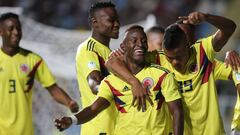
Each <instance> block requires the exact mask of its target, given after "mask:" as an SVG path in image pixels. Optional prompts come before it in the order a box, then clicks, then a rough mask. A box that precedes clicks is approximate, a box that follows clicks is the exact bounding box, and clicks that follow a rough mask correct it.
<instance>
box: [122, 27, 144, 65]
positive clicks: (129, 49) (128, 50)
mask: <svg viewBox="0 0 240 135" xmlns="http://www.w3.org/2000/svg"><path fill="white" fill-rule="evenodd" d="M123 44H124V46H125V56H126V58H127V59H129V60H130V61H131V62H133V63H136V64H141V63H143V62H144V56H145V54H146V52H147V49H148V46H147V36H146V34H145V32H144V31H143V29H140V28H133V29H131V30H129V31H128V32H127V33H126V35H125V39H124V41H123Z"/></svg>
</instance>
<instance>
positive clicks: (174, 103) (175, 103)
mask: <svg viewBox="0 0 240 135" xmlns="http://www.w3.org/2000/svg"><path fill="white" fill-rule="evenodd" d="M169 82H171V83H169ZM161 92H162V95H163V96H164V98H165V101H166V103H167V105H168V108H169V111H170V113H171V114H172V116H173V131H174V133H173V134H174V135H182V134H183V129H184V118H183V117H184V115H183V107H182V102H181V95H180V93H179V89H178V84H177V82H176V80H175V79H174V75H173V74H172V73H168V74H167V76H166V77H165V78H164V80H163V82H162V86H161Z"/></svg>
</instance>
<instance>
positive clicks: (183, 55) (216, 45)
mask: <svg viewBox="0 0 240 135" xmlns="http://www.w3.org/2000/svg"><path fill="white" fill-rule="evenodd" d="M179 18H180V19H182V20H183V24H192V25H198V24H200V23H202V22H204V21H206V22H208V23H210V24H212V25H213V26H215V27H216V28H218V30H217V32H216V33H215V34H214V37H213V39H212V46H213V49H214V50H215V51H216V52H219V51H220V50H221V49H222V48H223V46H224V45H225V44H226V42H227V41H228V40H229V38H230V37H231V35H232V34H233V32H234V31H235V29H236V24H235V23H234V22H233V21H232V20H230V19H227V18H224V17H221V16H215V15H210V14H205V13H201V12H192V13H190V14H189V15H188V16H181V17H179ZM180 28H181V29H182V30H183V31H184V28H182V27H181V26H180ZM186 32H191V31H186ZM186 32H185V33H186ZM188 35H191V33H189V34H188ZM188 37H189V36H183V38H181V40H180V41H179V44H181V45H179V47H178V48H176V49H173V50H167V49H165V48H164V47H163V49H164V52H165V54H166V56H167V59H168V61H169V62H170V63H171V64H172V65H173V67H174V68H175V69H176V70H178V71H179V72H180V73H182V74H184V73H185V72H186V69H187V67H186V63H187V61H188V59H189V57H190V55H191V54H190V52H191V51H190V47H189V45H188ZM179 57H180V58H179Z"/></svg>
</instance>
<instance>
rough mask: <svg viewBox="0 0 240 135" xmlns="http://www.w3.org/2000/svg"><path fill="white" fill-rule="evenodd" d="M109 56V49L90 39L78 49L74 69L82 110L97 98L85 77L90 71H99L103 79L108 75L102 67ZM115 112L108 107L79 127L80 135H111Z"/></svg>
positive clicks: (112, 108)
mask: <svg viewBox="0 0 240 135" xmlns="http://www.w3.org/2000/svg"><path fill="white" fill-rule="evenodd" d="M109 54H110V49H109V48H108V47H107V46H105V45H103V44H101V43H100V42H98V41H97V40H95V39H94V38H92V37H90V38H88V39H87V40H86V41H84V42H83V43H82V44H80V45H79V47H78V50H77V55H76V67H77V78H78V85H79V90H80V94H81V102H82V107H83V108H85V107H87V106H89V105H91V104H92V103H93V102H94V101H95V99H96V97H97V96H96V95H94V94H93V93H92V91H91V89H90V87H89V84H88V81H87V77H88V75H89V74H90V73H91V72H92V71H99V72H101V74H102V75H103V76H104V77H106V76H107V75H108V74H109V73H108V71H107V69H106V67H105V66H104V64H105V61H106V60H107V58H108V56H109ZM115 111H116V110H115V108H114V106H113V107H109V108H108V109H106V110H104V111H103V112H102V113H101V114H99V115H98V116H97V117H95V118H94V119H92V120H91V121H89V122H88V123H85V124H83V125H82V126H81V135H99V134H100V133H102V134H104V133H107V134H112V132H113V131H114V125H115V118H114V117H115V115H114V114H115V113H116V112H115ZM103 123H104V124H103Z"/></svg>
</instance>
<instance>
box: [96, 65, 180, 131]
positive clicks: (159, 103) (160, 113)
mask: <svg viewBox="0 0 240 135" xmlns="http://www.w3.org/2000/svg"><path fill="white" fill-rule="evenodd" d="M135 76H136V77H137V78H138V79H139V80H140V81H141V82H142V83H143V85H145V86H147V88H148V92H149V93H150V98H151V99H152V101H153V102H154V105H153V106H151V105H150V104H149V103H148V102H147V110H146V112H141V111H137V108H136V107H133V106H131V102H132V98H133V96H132V90H131V86H130V85H129V84H127V83H125V82H124V81H122V80H121V79H120V78H118V77H117V76H115V75H109V76H108V77H106V78H105V79H104V80H103V81H102V82H101V85H100V87H99V93H98V96H99V97H103V98H105V99H107V100H108V101H109V102H110V103H112V102H114V104H115V107H116V108H117V109H118V116H117V123H116V129H115V135H128V134H131V135H169V133H170V132H171V131H172V123H171V121H169V112H168V108H167V107H166V102H170V101H174V100H176V99H179V98H181V96H180V93H179V91H178V88H177V83H176V81H175V80H174V77H173V74H171V73H168V71H167V70H166V69H164V68H162V67H160V66H146V67H145V68H143V69H142V70H141V71H140V72H139V73H137V74H136V75H135Z"/></svg>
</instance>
